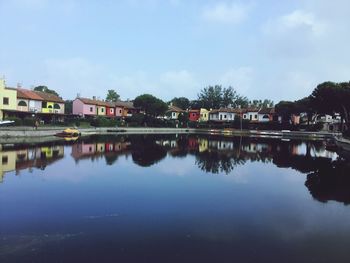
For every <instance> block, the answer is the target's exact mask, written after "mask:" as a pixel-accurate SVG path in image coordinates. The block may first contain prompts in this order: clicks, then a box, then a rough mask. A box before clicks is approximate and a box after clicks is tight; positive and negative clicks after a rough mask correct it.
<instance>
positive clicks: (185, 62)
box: [0, 0, 350, 102]
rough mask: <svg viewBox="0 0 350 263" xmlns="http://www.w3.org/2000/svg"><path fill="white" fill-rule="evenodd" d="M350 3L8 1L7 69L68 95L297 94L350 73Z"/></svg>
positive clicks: (11, 82)
mask: <svg viewBox="0 0 350 263" xmlns="http://www.w3.org/2000/svg"><path fill="white" fill-rule="evenodd" d="M348 10H350V1H347V0H333V1H326V0H295V1H277V0H260V1H259V0H255V1H254V0H252V1H249V0H248V1H230V0H228V1H225V0H223V1H210V0H207V1H205V0H201V1H199V0H197V1H196V0H193V1H191V0H119V1H108V0H104V1H92V0H90V1H82V0H57V1H56V0H0V19H1V21H0V36H1V41H0V76H5V78H6V82H7V85H8V86H16V85H17V83H21V85H22V87H26V88H31V87H33V86H36V85H47V86H48V87H49V88H52V89H55V90H56V91H58V92H59V93H60V94H61V96H63V98H65V99H68V98H71V99H73V98H75V97H76V95H77V93H79V94H80V95H81V96H85V97H91V96H93V95H96V96H99V97H101V98H104V97H105V94H106V91H107V90H108V89H115V90H117V92H118V93H119V94H120V95H121V97H122V99H127V98H129V99H132V98H134V97H135V96H137V95H139V94H142V93H152V94H154V95H155V96H158V97H160V98H162V99H164V100H169V99H171V98H172V97H175V96H186V97H189V98H193V99H194V98H196V96H197V93H198V92H199V91H200V89H201V88H203V87H205V86H207V85H214V84H222V85H224V86H233V87H234V88H235V89H236V90H237V91H238V92H239V93H241V94H242V95H245V96H247V97H249V98H250V99H264V98H271V99H273V100H274V101H276V102H278V101H279V100H282V99H283V100H295V99H298V98H301V97H304V96H307V95H309V94H310V92H311V91H312V90H313V88H314V87H315V86H316V85H317V84H318V83H321V82H323V81H327V80H332V81H349V79H350V65H349V63H350V52H349V47H350V44H349V43H350V26H349V25H350V16H349V15H348Z"/></svg>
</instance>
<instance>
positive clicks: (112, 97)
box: [106, 89, 120, 102]
mask: <svg viewBox="0 0 350 263" xmlns="http://www.w3.org/2000/svg"><path fill="white" fill-rule="evenodd" d="M119 98H120V96H119V94H118V93H117V92H116V91H115V90H112V89H110V90H108V92H107V96H106V101H108V102H116V101H117V100H119Z"/></svg>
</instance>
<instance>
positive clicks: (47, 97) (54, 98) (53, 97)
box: [33, 91, 64, 103]
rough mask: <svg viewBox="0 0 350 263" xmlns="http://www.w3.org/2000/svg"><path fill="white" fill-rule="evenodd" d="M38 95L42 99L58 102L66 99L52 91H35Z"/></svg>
mask: <svg viewBox="0 0 350 263" xmlns="http://www.w3.org/2000/svg"><path fill="white" fill-rule="evenodd" d="M33 92H34V93H36V94H37V95H39V96H40V97H41V98H42V100H44V101H52V102H58V103H64V100H62V99H61V98H60V97H58V96H56V95H54V94H51V93H46V92H41V91H33Z"/></svg>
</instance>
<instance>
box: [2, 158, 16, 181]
mask: <svg viewBox="0 0 350 263" xmlns="http://www.w3.org/2000/svg"><path fill="white" fill-rule="evenodd" d="M15 169H16V152H15V151H8V152H2V151H0V182H2V180H3V176H4V174H5V173H6V172H10V171H14V170H15Z"/></svg>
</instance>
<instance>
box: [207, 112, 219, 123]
mask: <svg viewBox="0 0 350 263" xmlns="http://www.w3.org/2000/svg"><path fill="white" fill-rule="evenodd" d="M209 120H211V121H218V120H219V113H210V114H209Z"/></svg>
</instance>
